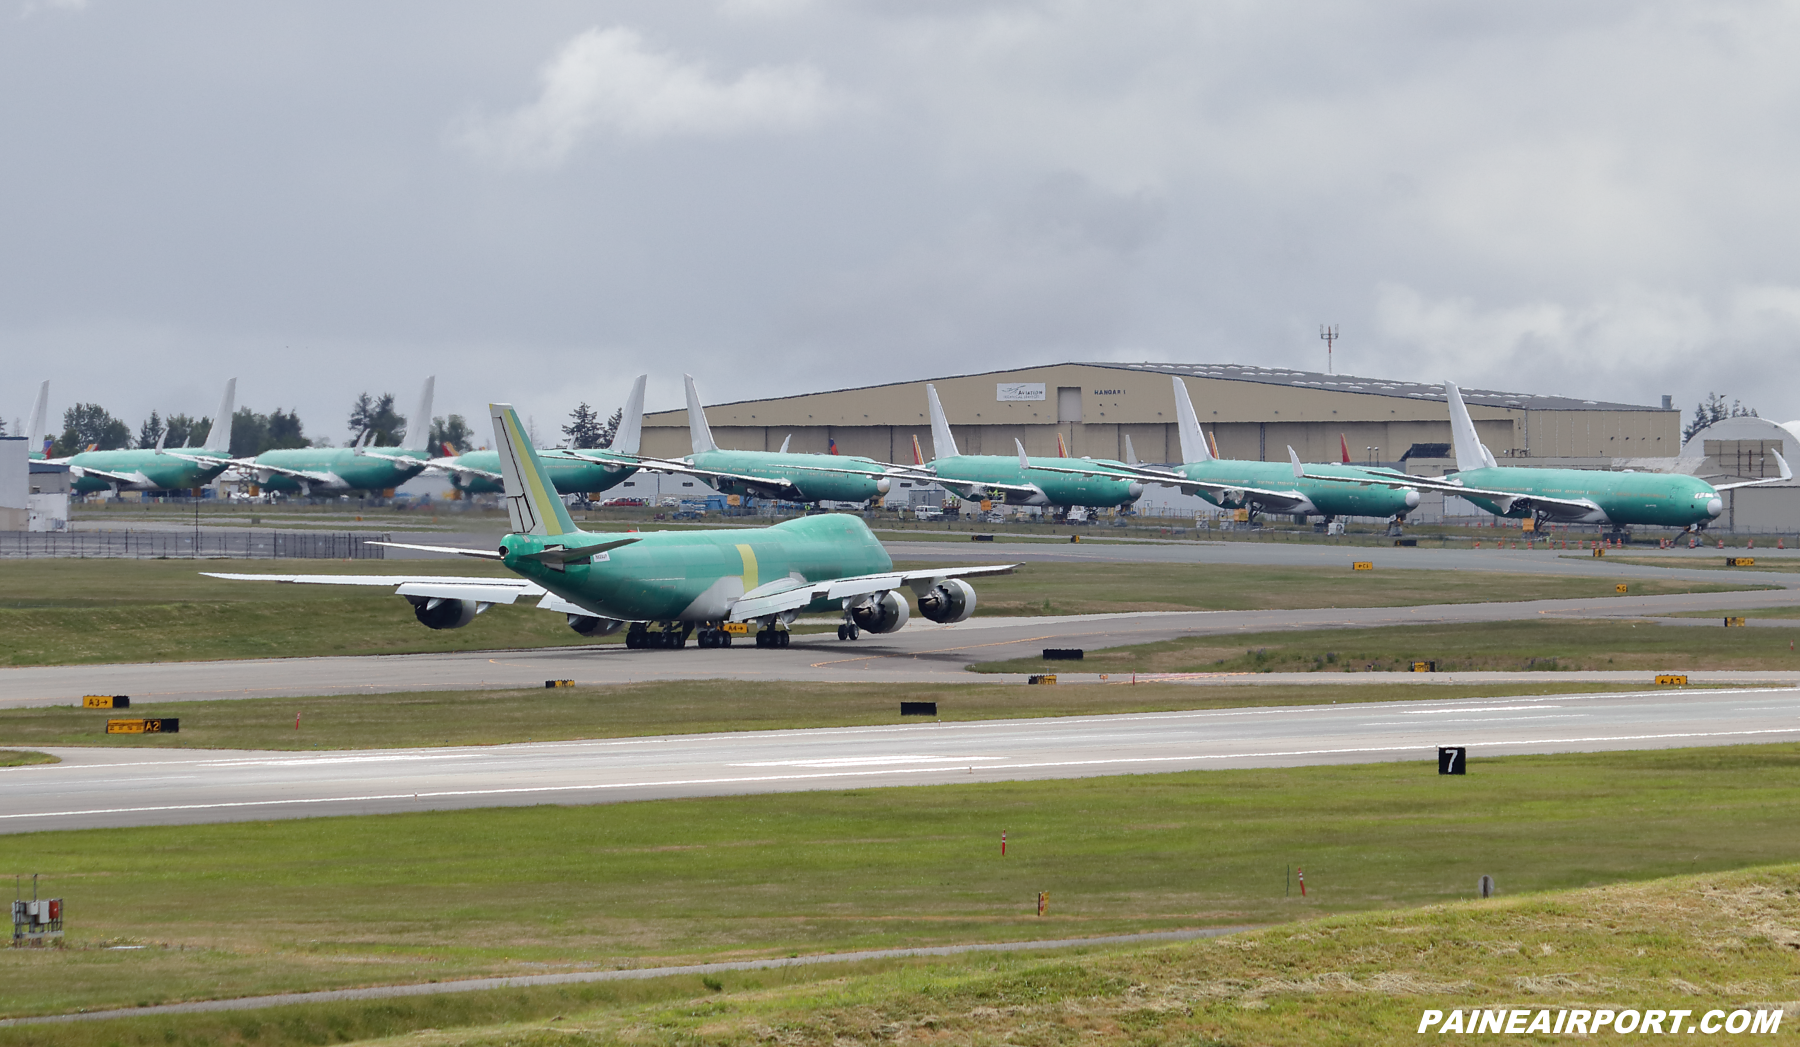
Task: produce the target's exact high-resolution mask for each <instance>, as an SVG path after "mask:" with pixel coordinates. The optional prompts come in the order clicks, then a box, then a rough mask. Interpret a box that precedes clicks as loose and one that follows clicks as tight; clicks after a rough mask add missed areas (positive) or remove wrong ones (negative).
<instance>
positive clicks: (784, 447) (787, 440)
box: [775, 433, 794, 454]
mask: <svg viewBox="0 0 1800 1047" xmlns="http://www.w3.org/2000/svg"><path fill="white" fill-rule="evenodd" d="M793 442H794V434H793V433H789V434H787V435H786V436H784V437H782V438H781V450H779V451H777V452H775V453H776V454H786V453H787V449H788V444H791V443H793Z"/></svg>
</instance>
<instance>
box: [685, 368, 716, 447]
mask: <svg viewBox="0 0 1800 1047" xmlns="http://www.w3.org/2000/svg"><path fill="white" fill-rule="evenodd" d="M682 377H683V378H685V379H687V404H688V438H689V439H690V440H691V441H693V444H694V453H695V454H699V453H700V452H701V451H716V450H718V449H719V445H718V444H716V443H713V436H712V426H710V425H707V424H706V408H704V407H701V406H700V392H699V390H697V389H695V388H694V376H693V375H691V374H687V375H682Z"/></svg>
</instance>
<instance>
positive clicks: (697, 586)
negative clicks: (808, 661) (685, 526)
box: [209, 404, 1017, 648]
mask: <svg viewBox="0 0 1800 1047" xmlns="http://www.w3.org/2000/svg"><path fill="white" fill-rule="evenodd" d="M488 411H489V414H490V416H491V417H492V419H493V422H494V441H495V445H496V446H497V447H498V449H499V450H500V472H501V475H502V476H503V477H504V480H503V483H504V485H505V499H506V508H507V515H508V518H509V520H510V521H511V525H512V531H511V533H509V534H507V535H506V536H505V537H504V538H502V539H501V541H500V545H499V548H498V549H494V550H489V549H459V548H446V547H440V546H424V545H407V544H402V543H397V542H396V543H374V544H392V545H394V546H396V547H398V548H403V549H421V550H425V551H428V552H439V553H454V554H456V555H460V556H470V557H475V558H478V559H485V560H496V561H499V562H500V563H501V564H502V565H504V566H505V567H506V568H507V569H508V570H510V571H512V572H513V573H514V574H516V575H518V576H519V577H518V578H516V579H500V578H443V577H430V576H420V577H409V576H396V577H369V576H363V577H351V576H344V575H338V576H332V575H268V574H255V575H245V574H210V575H209V576H210V577H214V578H224V579H228V580H232V581H274V582H302V583H312V584H323V585H380V586H391V587H393V589H394V592H395V593H396V594H397V595H399V596H403V597H405V598H406V599H407V601H408V602H410V603H411V604H412V605H413V614H414V616H415V617H417V618H418V620H419V621H420V622H421V623H423V624H424V625H426V626H428V627H430V628H432V629H459V628H462V627H463V626H466V625H468V624H469V623H470V622H472V621H474V620H475V616H476V615H478V614H480V613H481V612H483V611H485V610H487V609H488V608H489V607H491V606H493V605H494V604H510V603H513V602H515V601H517V600H519V599H522V598H531V597H536V598H537V606H538V609H539V610H546V611H556V612H559V613H562V614H565V615H567V616H568V622H569V626H570V628H572V629H574V630H575V631H576V632H578V633H581V634H582V635H584V636H604V635H607V634H610V633H613V632H616V631H617V630H619V629H620V628H622V627H624V626H626V625H627V624H628V623H629V626H630V628H629V629H628V630H627V632H626V636H625V645H626V646H627V647H634V648H636V647H682V646H685V645H686V643H687V640H688V638H689V637H690V636H691V635H693V634H694V633H695V632H696V631H698V633H699V645H700V646H702V647H729V646H731V638H732V633H731V632H730V631H728V630H727V629H726V626H727V625H730V624H732V623H755V625H756V627H757V631H756V645H757V646H758V647H786V646H788V644H789V639H790V633H789V631H788V626H789V625H790V624H791V623H792V622H793V620H794V618H795V616H797V615H799V614H801V613H804V612H816V613H833V612H838V613H841V614H842V615H843V621H842V624H840V625H839V626H838V639H840V640H854V639H856V638H857V637H858V636H859V635H860V634H861V633H862V632H872V633H891V632H894V631H896V630H898V629H900V628H901V627H903V626H905V625H906V623H907V620H908V618H909V617H910V614H911V610H910V608H909V605H908V603H907V601H906V599H905V597H904V596H902V595H901V594H900V592H899V590H900V589H902V588H907V589H911V590H912V591H913V593H914V594H915V596H916V599H917V603H918V605H919V613H920V614H921V615H923V616H924V617H925V618H927V619H929V620H931V621H934V622H940V623H954V622H961V621H966V620H967V619H968V617H969V616H970V615H971V614H973V613H974V612H975V589H974V587H973V586H971V585H970V584H969V583H968V582H966V581H964V580H963V579H964V578H967V577H972V576H979V575H993V574H1005V573H1008V572H1010V571H1012V569H1013V568H1014V567H1016V566H1017V565H1016V564H993V565H987V566H973V567H970V566H962V567H941V568H927V569H924V570H912V571H896V570H894V564H893V561H892V560H891V559H890V558H889V557H888V554H887V550H885V549H883V548H882V546H881V543H880V542H879V541H876V539H875V536H874V535H873V534H872V533H870V531H869V528H868V525H866V524H864V523H863V522H862V520H861V518H859V517H856V516H852V515H849V514H847V513H828V514H824V515H820V516H808V517H802V518H799V519H795V520H787V521H784V522H782V523H779V524H775V525H774V526H772V527H760V528H736V529H729V530H691V531H689V530H682V531H652V532H648V533H643V534H629V535H626V536H623V537H621V536H619V535H617V534H590V533H588V532H586V531H583V530H581V529H580V528H579V527H576V526H575V522H574V521H573V520H572V519H570V517H569V513H568V510H567V509H566V508H564V506H563V503H562V499H561V498H558V497H557V495H556V490H555V485H554V483H553V482H552V481H551V479H550V474H549V471H548V470H547V469H546V468H545V467H544V463H543V460H542V459H541V458H540V457H539V456H538V454H537V452H536V450H535V449H533V448H532V446H531V441H530V440H529V439H528V438H527V437H526V435H525V430H524V427H523V426H521V425H520V424H519V416H518V415H517V414H516V413H515V412H514V411H513V409H512V407H511V406H509V405H507V404H490V405H489V406H488ZM653 624H654V625H657V626H658V628H657V629H655V630H652V629H650V628H649V627H650V626H651V625H653Z"/></svg>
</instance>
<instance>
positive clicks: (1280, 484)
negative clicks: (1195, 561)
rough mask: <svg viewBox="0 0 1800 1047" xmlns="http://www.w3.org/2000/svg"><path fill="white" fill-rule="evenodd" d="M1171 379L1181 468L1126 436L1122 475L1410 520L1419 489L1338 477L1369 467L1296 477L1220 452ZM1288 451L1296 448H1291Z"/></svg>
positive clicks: (1212, 493)
mask: <svg viewBox="0 0 1800 1047" xmlns="http://www.w3.org/2000/svg"><path fill="white" fill-rule="evenodd" d="M1171 380H1172V381H1173V383H1174V391H1175V421H1176V431H1177V433H1178V434H1179V435H1180V437H1181V462H1182V464H1181V466H1180V468H1179V469H1176V470H1168V469H1155V468H1150V467H1147V466H1143V465H1139V464H1137V463H1136V462H1135V459H1136V457H1137V456H1136V455H1135V454H1133V453H1131V452H1130V447H1131V438H1130V437H1126V449H1127V453H1126V457H1127V458H1128V459H1133V460H1134V461H1132V462H1131V463H1130V464H1129V471H1125V470H1117V471H1115V472H1116V474H1118V475H1129V476H1132V477H1135V478H1137V479H1139V480H1143V481H1146V482H1150V483H1158V484H1163V485H1164V486H1167V487H1174V488H1177V489H1179V490H1181V491H1182V492H1183V493H1186V494H1197V495H1199V496H1200V497H1201V498H1204V499H1205V500H1207V501H1209V502H1211V503H1212V504H1214V505H1217V506H1219V507H1221V508H1225V509H1248V510H1250V511H1251V512H1252V513H1257V512H1272V513H1283V514H1288V513H1291V514H1293V515H1295V516H1323V517H1324V518H1325V520H1326V522H1327V523H1329V522H1330V521H1332V520H1334V519H1336V518H1337V517H1340V516H1374V517H1385V518H1394V519H1405V517H1406V514H1407V512H1408V511H1410V510H1412V509H1413V508H1415V507H1417V506H1418V504H1419V492H1418V491H1417V490H1416V489H1414V488H1411V487H1398V488H1391V487H1385V486H1368V487H1365V486H1355V485H1351V484H1344V483H1337V482H1334V481H1335V480H1337V479H1344V478H1352V479H1362V478H1365V476H1366V474H1365V472H1364V470H1362V469H1360V468H1358V467H1356V466H1349V465H1313V466H1308V467H1307V469H1308V472H1307V475H1305V476H1296V475H1294V474H1293V473H1292V472H1291V471H1290V468H1289V466H1288V465H1284V464H1282V463H1280V462H1246V461H1239V460H1235V459H1230V458H1220V457H1217V456H1216V455H1214V454H1213V453H1212V451H1211V449H1210V448H1208V447H1207V446H1206V436H1205V434H1204V433H1202V432H1201V431H1200V419H1199V416H1198V415H1197V414H1196V412H1195V411H1194V401H1193V399H1192V398H1190V397H1189V396H1188V390H1187V384H1186V383H1185V382H1183V381H1182V380H1181V378H1180V377H1179V376H1171ZM1288 453H1289V454H1290V455H1291V454H1292V453H1293V451H1292V449H1291V448H1290V449H1289V452H1288ZM1050 468H1056V467H1055V466H1051V467H1050ZM1388 475H1391V474H1384V475H1383V479H1386V478H1387V476H1388ZM1323 477H1330V478H1332V479H1329V480H1328V479H1323Z"/></svg>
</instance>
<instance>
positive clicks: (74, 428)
mask: <svg viewBox="0 0 1800 1047" xmlns="http://www.w3.org/2000/svg"><path fill="white" fill-rule="evenodd" d="M89 446H92V447H93V448H94V449H95V450H98V451H116V450H119V449H120V448H123V447H130V446H131V426H129V425H126V424H125V423H124V422H121V421H119V420H118V419H117V418H114V417H113V416H112V415H111V414H110V413H108V412H107V410H106V408H104V407H101V406H100V405H99V404H76V405H75V406H74V407H71V408H69V409H68V410H66V411H64V412H63V434H62V437H61V438H60V439H58V440H57V441H56V457H59V458H60V457H64V456H66V455H71V454H78V453H80V452H82V451H85V450H87V449H88V447H89Z"/></svg>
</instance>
